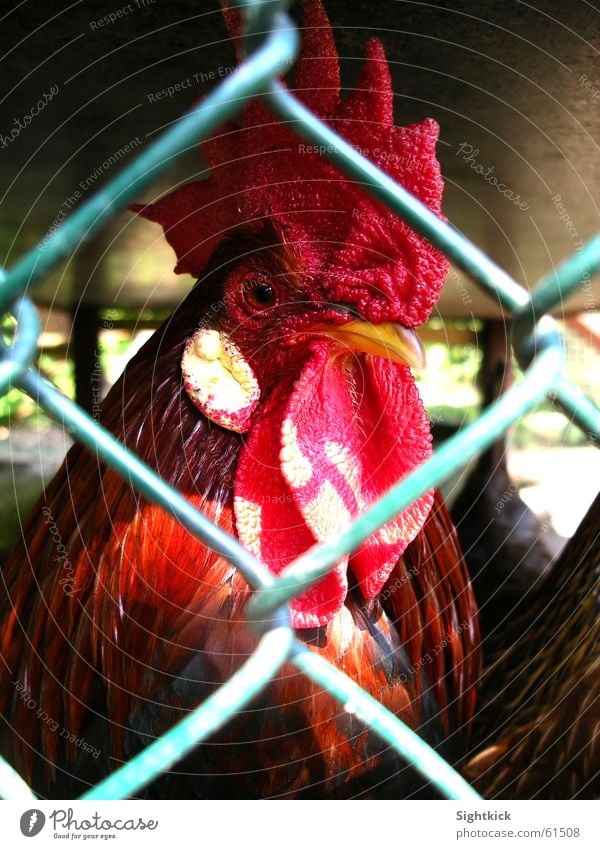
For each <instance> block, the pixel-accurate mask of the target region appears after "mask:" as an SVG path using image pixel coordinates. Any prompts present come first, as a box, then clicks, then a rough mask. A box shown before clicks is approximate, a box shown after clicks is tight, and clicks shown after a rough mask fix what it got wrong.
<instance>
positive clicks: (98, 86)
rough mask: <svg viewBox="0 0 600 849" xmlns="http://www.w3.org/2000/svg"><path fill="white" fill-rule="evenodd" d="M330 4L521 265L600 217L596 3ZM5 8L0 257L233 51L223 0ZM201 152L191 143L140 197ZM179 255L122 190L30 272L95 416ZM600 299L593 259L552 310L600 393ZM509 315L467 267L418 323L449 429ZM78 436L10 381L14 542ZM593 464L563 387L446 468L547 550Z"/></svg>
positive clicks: (437, 403) (547, 263)
mask: <svg viewBox="0 0 600 849" xmlns="http://www.w3.org/2000/svg"><path fill="white" fill-rule="evenodd" d="M325 7H326V9H327V11H328V13H329V16H330V19H331V22H332V25H333V29H334V34H335V38H336V42H337V45H338V49H339V53H340V57H341V69H342V84H343V86H344V87H351V86H352V84H353V82H354V80H355V78H356V75H357V73H358V70H359V67H360V64H361V59H362V56H363V48H364V43H365V41H366V40H367V38H368V37H370V36H373V35H376V36H378V37H379V38H381V40H382V41H383V43H384V46H385V48H386V51H387V55H388V57H389V60H390V65H391V71H392V75H393V83H394V91H395V114H396V121H397V123H400V124H407V123H411V122H413V121H418V120H421V119H422V118H425V117H428V116H430V117H434V118H435V119H436V120H437V121H438V122H439V124H440V127H441V136H440V144H439V149H438V152H439V158H440V161H441V165H442V173H443V174H444V176H445V180H446V192H445V203H444V209H445V214H446V215H447V217H448V218H449V220H450V221H451V222H452V223H453V224H454V226H456V227H457V228H458V229H459V230H461V231H462V232H463V233H465V234H466V235H467V236H468V237H469V238H470V239H472V240H473V241H474V242H475V243H476V244H477V245H478V246H479V247H481V248H482V249H483V250H484V251H486V252H487V253H488V254H489V255H490V256H491V257H492V258H493V259H494V260H495V261H496V262H498V263H499V264H500V265H501V266H503V267H504V268H505V269H506V270H507V271H508V272H509V273H510V274H512V275H513V276H514V277H515V279H516V280H518V281H519V282H520V283H522V284H523V285H525V286H528V287H531V286H533V285H534V284H535V282H536V281H537V280H538V279H539V278H540V277H541V276H542V275H543V274H545V273H546V272H548V271H551V270H552V269H553V268H555V267H556V265H557V264H558V263H559V262H560V261H561V260H562V259H563V258H565V257H566V256H568V255H569V254H571V253H573V252H574V251H578V250H580V249H581V247H582V246H583V244H584V242H585V241H586V240H587V239H588V238H589V237H590V236H591V235H592V234H594V233H595V232H596V231H598V229H600V228H599V224H600V214H599V209H598V197H599V192H598V189H599V187H600V150H599V147H598V140H599V139H600V62H599V61H598V58H599V51H600V4H599V3H597V2H587V0H569V2H567V0H532V2H529V3H522V2H518V0H482V2H479V3H477V4H473V3H470V2H468V0H443V1H442V2H440V1H439V0H433V2H428V3H427V4H425V3H420V2H415V0H380V2H378V3H377V4H373V3H370V2H353V3H347V2H342V1H341V0H325ZM0 22H1V26H2V35H3V55H2V59H1V60H0V61H1V67H0V80H1V87H0V263H1V264H2V266H4V267H10V266H11V265H12V264H14V263H15V262H16V261H17V259H18V258H19V257H20V256H21V255H22V254H23V252H24V251H26V250H27V249H29V248H31V247H33V246H35V245H36V244H37V243H38V242H39V241H40V240H43V239H44V236H45V235H46V234H48V233H49V232H53V231H54V230H55V229H56V228H57V227H58V226H59V225H60V223H61V221H63V220H64V219H65V218H66V217H67V216H68V214H69V212H71V211H72V210H73V209H75V208H77V206H78V205H79V204H81V203H83V202H84V201H85V200H87V199H88V198H89V197H90V196H91V194H92V193H93V192H96V191H101V189H102V186H103V185H104V184H105V183H106V182H107V181H108V180H110V179H111V178H113V177H114V176H115V175H116V174H118V173H119V171H120V170H121V169H122V168H123V167H124V166H125V165H126V164H127V163H128V162H130V161H131V160H132V157H134V156H135V155H136V154H137V153H139V152H140V151H141V150H143V149H144V148H145V147H146V146H147V145H148V144H150V143H151V142H152V141H153V140H154V139H155V138H156V136H157V134H158V133H160V132H161V131H162V130H164V129H165V128H166V127H168V126H170V125H171V124H172V123H173V122H175V121H177V120H178V118H179V117H180V116H181V114H182V112H183V111H185V110H186V109H187V108H188V107H189V106H190V104H191V103H192V101H193V100H194V99H195V98H197V97H198V96H202V95H204V94H206V93H207V92H208V91H210V89H211V88H212V87H214V86H215V85H217V84H218V82H219V81H220V80H221V79H223V77H224V76H226V75H227V74H228V73H230V72H231V70H232V68H233V67H234V65H235V59H234V54H233V49H232V46H231V43H230V41H229V39H228V37H227V34H226V31H225V28H224V24H223V21H222V18H221V14H220V11H219V7H218V3H217V0H214V2H213V0H204V2H192V0H170V2H167V1H166V0H132V2H130V3H124V2H122V0H114V2H111V3H106V2H87V0H80V2H75V3H72V2H71V3H67V2H64V3H63V2H56V3H53V4H52V5H51V7H49V6H48V4H46V3H43V2H41V0H25V2H22V3H20V4H18V5H16V6H14V5H13V4H8V3H5V2H1V3H0ZM203 174H204V166H203V163H202V159H201V156H200V154H199V152H198V150H197V149H191V150H189V151H188V152H187V154H186V155H185V156H184V157H182V158H181V159H180V160H178V161H177V163H174V165H173V168H172V169H171V170H169V172H168V174H167V176H166V177H163V178H161V179H160V180H159V181H158V183H157V184H155V185H154V187H153V188H152V190H151V191H149V192H148V193H147V194H146V195H145V197H143V198H140V199H139V200H146V201H150V200H153V199H155V198H156V197H159V196H160V195H162V194H163V193H164V192H166V191H168V190H170V189H172V188H174V187H175V186H177V185H179V184H181V183H183V182H187V181H189V180H192V179H199V178H201V177H202V176H203ZM173 265H174V256H173V254H172V252H171V250H170V248H169V247H168V245H167V244H166V242H165V241H164V239H163V236H162V231H161V229H160V228H159V227H157V226H156V225H153V224H151V223H149V222H147V221H143V220H141V219H139V218H136V216H134V215H132V214H131V213H127V212H123V213H120V214H119V215H117V216H116V217H115V219H114V220H113V221H112V222H111V223H110V224H109V225H108V226H107V227H106V228H105V229H104V230H102V232H101V234H100V235H99V236H97V237H95V238H94V239H93V241H92V242H90V243H89V244H84V245H81V246H80V247H79V248H78V249H77V250H76V251H75V252H74V253H73V255H72V256H71V257H70V259H69V261H68V262H65V263H64V264H63V265H61V266H60V267H59V268H58V269H57V270H56V271H55V272H54V273H53V274H52V275H51V276H49V277H48V278H47V280H46V281H45V282H44V283H43V284H42V285H41V286H39V287H37V288H36V289H35V290H33V291H32V292H31V293H30V294H31V296H32V297H33V298H34V300H35V302H36V304H37V305H38V306H39V308H40V311H41V315H42V322H43V327H44V333H43V335H42V338H41V348H40V354H39V367H40V369H41V370H42V371H43V372H44V373H45V374H46V375H47V376H48V377H50V378H51V379H52V380H54V381H55V382H56V383H57V385H58V386H59V387H60V388H61V389H62V390H63V391H64V392H65V393H66V394H68V395H69V396H71V397H76V398H77V400H78V401H79V403H81V404H82V406H84V408H86V409H87V410H88V411H89V412H91V413H92V414H93V415H94V416H95V417H98V416H99V415H100V413H101V409H102V398H103V397H104V395H105V393H106V391H107V390H108V388H109V387H110V385H111V384H112V383H113V382H114V381H115V380H116V379H117V378H118V376H119V374H120V372H121V371H122V369H123V367H124V365H125V363H126V362H127V360H128V359H129V358H130V357H131V356H132V355H133V353H134V352H135V351H136V350H137V349H138V348H139V347H140V346H141V345H142V344H143V343H144V341H145V340H146V339H147V338H148V337H149V335H150V334H151V333H152V332H153V329H154V328H156V327H157V326H158V325H159V324H160V323H161V322H162V321H163V320H164V318H165V317H167V316H168V315H169V313H170V312H171V311H172V309H173V308H175V307H176V306H177V305H178V304H179V303H180V301H181V300H182V298H183V297H185V295H186V293H187V292H188V291H189V288H190V287H191V285H192V284H193V282H194V281H193V280H192V279H191V278H189V277H187V276H185V275H181V276H180V275H175V274H174V273H173ZM599 306H600V283H599V281H598V280H597V279H595V280H594V279H591V278H589V279H587V280H586V281H585V282H584V285H583V287H582V288H581V290H580V291H579V292H578V293H577V294H575V295H574V296H572V297H571V298H570V299H569V300H568V301H565V302H564V303H563V304H562V305H561V307H560V310H558V311H557V313H556V318H557V320H558V322H559V327H560V330H561V333H562V334H563V337H564V341H565V347H566V354H567V374H568V376H569V377H570V378H572V379H573V380H574V381H575V382H576V383H577V384H578V385H579V386H580V387H581V388H582V389H583V390H584V391H585V392H586V393H587V394H588V395H590V396H591V397H593V398H594V399H595V400H596V402H598V403H600V382H599V380H598V374H599V350H600V317H599V313H598V309H599ZM10 330H11V323H10V321H8V320H7V321H5V322H4V326H3V332H4V333H5V334H7V335H10ZM509 335H510V323H509V321H508V319H507V317H506V316H505V315H504V314H503V312H502V310H501V308H500V306H499V304H498V303H497V302H495V301H494V299H491V298H489V297H487V296H484V295H483V294H482V293H481V292H480V291H479V290H478V289H477V288H476V287H475V286H474V285H473V284H471V282H470V281H469V280H468V279H467V278H465V277H464V276H463V275H462V273H460V272H459V271H458V270H454V269H453V270H452V271H451V273H450V275H449V277H448V280H447V283H446V286H445V290H444V293H443V296H442V299H441V301H440V303H439V305H438V308H437V309H436V311H435V313H434V315H433V317H432V319H431V321H430V322H429V324H428V325H427V326H426V327H425V328H423V330H422V333H421V337H422V339H423V342H424V344H425V347H426V350H427V360H428V364H427V368H426V369H425V370H424V371H423V372H422V374H420V375H419V384H420V388H421V391H422V394H423V398H424V401H425V403H426V406H427V408H428V410H429V412H430V415H431V418H432V421H433V425H434V434H435V437H436V440H438V441H441V440H443V439H445V438H447V437H448V436H449V435H451V434H452V433H453V432H454V431H455V430H456V429H457V428H459V427H460V426H461V425H463V424H465V423H467V422H470V421H472V420H473V419H474V418H475V417H476V416H477V415H478V413H479V411H480V408H481V406H482V405H485V404H487V403H490V401H492V400H493V398H494V397H497V395H498V393H499V392H500V391H502V389H504V388H506V387H507V386H509V385H510V383H511V382H512V381H513V380H518V379H519V370H518V368H517V366H516V365H515V364H514V363H513V362H512V358H511V356H510V353H509V347H508V339H509ZM69 444H70V441H69V437H68V436H67V435H66V434H65V433H64V431H63V430H62V428H60V427H59V426H57V425H55V424H53V423H52V422H51V421H50V420H49V419H48V418H47V417H46V415H45V414H44V413H42V412H41V411H40V410H38V409H37V408H36V406H35V404H34V403H33V402H32V401H31V400H30V399H28V398H26V397H24V396H22V395H21V394H20V393H18V392H17V391H16V390H14V391H12V392H10V393H9V394H8V395H7V396H4V397H2V398H0V493H2V497H1V499H0V558H2V557H3V556H4V555H5V554H6V551H7V549H8V548H9V547H10V546H11V544H12V541H13V539H14V538H15V536H16V534H17V533H18V532H19V526H20V524H21V522H22V521H23V520H24V518H25V516H26V514H27V512H28V510H29V509H30V507H31V506H32V504H33V502H34V501H35V499H36V498H37V496H38V495H39V493H40V492H41V490H42V488H43V486H44V485H45V483H47V482H48V480H49V479H50V477H51V476H52V474H53V473H54V471H55V470H56V468H57V466H58V465H59V463H60V462H61V460H62V458H63V456H64V454H65V452H66V450H67V449H68V446H69ZM599 480H600V454H599V453H598V451H597V449H596V448H595V447H594V446H591V445H589V443H587V442H586V440H585V437H584V436H583V435H582V434H581V433H580V432H579V431H578V429H577V428H576V427H575V426H574V425H573V424H571V423H570V422H569V420H568V419H567V418H566V417H565V416H564V415H562V414H561V413H560V412H557V411H556V410H555V409H554V408H553V407H552V405H551V404H550V403H549V402H548V403H544V404H542V405H541V406H540V407H539V409H538V410H536V411H535V412H534V413H532V414H530V415H529V416H527V417H526V418H524V419H523V420H522V421H521V422H520V423H519V424H518V425H516V426H514V427H513V428H512V429H511V431H510V432H509V434H508V435H507V438H506V440H505V441H504V440H503V441H502V442H501V443H498V444H497V445H496V446H495V447H494V449H493V450H492V451H491V452H488V454H487V456H485V457H484V458H480V459H479V460H474V461H472V462H471V463H470V466H469V468H467V469H465V471H464V472H463V474H462V475H461V476H457V477H456V478H455V479H453V480H451V481H449V482H448V484H447V486H446V494H447V496H448V499H449V501H450V502H451V503H452V504H454V509H455V519H456V521H457V522H459V530H460V524H461V523H462V526H463V533H464V531H465V523H469V521H470V520H469V518H468V516H469V508H468V506H467V507H466V506H465V505H472V504H473V503H474V502H476V501H477V500H478V499H480V500H481V499H482V498H484V497H485V499H487V506H486V509H487V512H488V514H489V516H490V517H491V519H490V521H492V522H493V521H495V520H497V519H498V517H499V516H500V514H502V517H503V518H504V517H507V516H508V517H509V520H508V525H507V527H510V528H516V529H517V531H518V530H519V528H521V530H522V532H523V534H524V536H525V543H526V545H525V547H527V545H529V547H531V544H530V541H531V539H532V538H533V539H535V540H538V541H539V542H540V544H543V545H544V546H545V551H547V555H548V558H549V559H551V558H552V557H553V556H555V555H556V553H557V552H558V551H559V550H560V548H561V546H562V544H563V543H564V540H565V539H566V538H567V537H569V536H570V535H572V534H573V532H574V530H575V529H576V527H577V524H578V522H579V521H580V519H581V517H582V516H583V514H584V513H585V511H586V509H587V507H588V506H589V504H590V503H591V501H592V499H593V497H594V496H595V494H596V492H597V491H598V481H599ZM461 491H462V495H461ZM517 492H518V494H519V496H520V498H519V497H518V496H517V495H516V493H517ZM521 499H522V500H521ZM511 510H512V511H514V512H513V513H512V514H511ZM483 525H485V522H484V523H483ZM500 533H501V536H500V538H499V540H498V542H497V549H502V552H503V554H505V555H506V556H507V557H508V559H509V560H510V558H511V557H512V558H513V560H514V561H515V562H516V561H517V560H518V559H519V558H521V559H522V557H523V554H522V549H521V548H519V549H518V551H516V552H512V551H511V548H510V547H511V546H512V542H513V541H514V540H513V541H511V539H509V537H511V535H512V532H511V531H508V530H506V527H504V526H503V529H502V530H501V532H500ZM465 539H466V537H465ZM527 541H529V542H527ZM511 562H513V561H512V560H511Z"/></svg>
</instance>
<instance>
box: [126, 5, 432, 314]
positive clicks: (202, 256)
mask: <svg viewBox="0 0 600 849" xmlns="http://www.w3.org/2000/svg"><path fill="white" fill-rule="evenodd" d="M224 14H225V19H226V23H227V26H228V28H229V31H230V33H231V35H232V37H233V39H234V41H236V42H237V43H238V46H239V35H240V28H241V25H240V20H239V16H238V15H237V14H236V13H235V12H233V11H231V10H228V9H227V8H225V9H224ZM292 91H293V92H294V94H295V95H296V96H297V97H298V98H299V99H300V100H302V102H303V103H305V104H306V105H307V106H308V107H309V108H310V109H312V110H313V111H314V112H315V113H316V114H317V115H318V116H319V117H320V118H322V119H323V120H325V121H326V123H328V124H329V125H330V126H331V127H332V129H334V130H335V131H336V132H337V133H339V134H340V135H341V136H342V137H343V138H344V139H346V141H348V142H350V144H351V145H353V146H354V147H355V148H356V149H357V150H358V151H359V152H362V153H364V154H365V155H366V156H368V157H369V158H370V159H371V160H372V161H373V162H375V163H376V164H377V165H378V166H379V167H380V168H382V169H383V170H384V171H386V172H387V173H388V174H389V175H390V176H391V177H393V178H394V179H395V180H396V181H397V182H398V183H400V185H402V186H404V187H405V188H406V189H408V191H410V192H411V193H412V194H413V195H415V196H416V197H418V198H419V199H420V200H421V201H423V202H424V203H425V204H427V206H428V207H429V208H430V209H432V210H433V211H434V212H435V213H437V214H440V208H441V197H442V188H443V182H442V178H441V175H440V168H439V164H438V162H437V159H436V157H435V145H436V141H437V137H438V126H437V124H436V122H435V121H433V120H431V119H427V120H425V121H422V122H421V123H419V124H415V125H412V126H409V127H395V126H394V124H393V111H392V99H393V92H392V87H391V79H390V74H389V68H388V64H387V61H386V58H385V53H384V50H383V46H382V44H381V43H380V42H379V41H378V40H376V39H372V40H370V41H369V42H368V43H367V46H366V61H365V63H364V65H363V68H362V72H361V74H360V76H359V79H358V81H357V84H356V88H355V90H354V91H353V92H351V93H350V94H349V96H348V97H346V98H345V100H344V101H343V102H340V97H339V63H338V54H337V51H336V48H335V44H334V41H333V35H332V32H331V27H330V25H329V21H328V19H327V16H326V14H325V11H324V9H323V7H322V5H321V3H320V0H305V2H304V29H303V40H302V51H301V54H300V57H299V59H298V61H297V63H296V69H295V83H294V86H293V88H292ZM202 153H203V155H204V156H205V158H206V161H207V162H208V164H209V166H210V168H211V172H212V174H211V177H210V179H208V180H204V181H201V182H194V183H190V184H188V185H185V186H183V187H181V188H179V189H177V190H175V191H174V192H172V193H171V194H169V195H167V196H166V197H164V198H162V199H161V200H159V201H157V202H156V203H152V204H148V205H146V206H137V207H135V209H136V210H137V211H139V212H140V213H141V214H142V215H143V216H145V217H146V218H149V219H151V220H152V221H156V222H158V223H159V224H162V226H163V227H164V229H165V234H166V237H167V239H168V241H169V244H170V245H171V246H172V247H173V248H174V250H175V253H176V254H177V260H178V262H177V266H176V271H177V272H180V273H189V274H192V275H193V276H194V277H200V276H201V274H202V271H203V269H204V267H205V265H206V263H207V261H208V259H209V257H210V255H211V254H212V252H213V250H214V249H215V247H216V246H217V244H218V243H219V242H220V241H221V240H222V239H223V238H224V237H226V236H227V235H228V234H229V233H230V232H231V231H232V230H233V229H235V228H237V227H238V226H240V225H247V224H256V223H260V222H261V221H263V220H264V219H265V218H269V219H272V220H273V221H274V222H275V223H276V224H277V225H278V228H279V230H280V231H281V232H282V233H283V235H284V237H285V239H286V241H288V242H289V243H293V244H295V245H296V246H297V247H298V246H299V247H300V253H301V255H302V257H303V260H304V262H305V269H306V271H307V273H309V274H310V275H311V276H313V277H314V278H315V279H317V280H318V282H319V283H320V284H321V286H322V287H323V288H324V290H325V293H326V295H327V297H328V299H329V300H331V301H333V302H347V301H348V300H351V301H352V303H354V304H356V306H357V307H358V309H359V310H360V312H361V314H362V316H363V317H364V318H365V319H368V320H371V321H382V320H394V321H400V322H402V323H403V324H405V325H408V326H414V325H416V324H420V323H421V322H423V321H425V320H426V319H427V317H428V315H429V313H430V312H431V309H432V308H433V306H434V304H435V302H436V301H437V298H438V294H439V290H440V288H441V286H442V283H443V280H444V277H445V275H446V273H447V270H448V263H447V261H446V259H445V258H444V257H443V255H442V254H440V253H439V252H438V251H437V250H435V249H434V248H432V247H431V246H430V245H429V244H428V243H427V242H426V241H425V240H424V239H423V238H422V237H421V236H419V235H418V234H417V233H415V232H414V231H413V230H411V229H410V228H409V227H408V226H407V225H406V224H404V223H403V222H402V221H401V220H400V219H399V218H397V217H396V216H395V215H393V214H392V213H391V212H390V211H389V210H387V209H386V207H384V206H383V205H382V204H380V203H378V202H377V201H375V200H373V199H372V198H370V197H369V196H368V195H367V194H366V192H365V191H364V189H363V188H362V187H361V186H360V185H359V184H358V183H356V182H353V181H352V180H350V179H348V178H346V177H345V176H343V175H342V174H341V173H340V172H339V171H338V170H337V169H336V168H335V167H334V166H333V165H332V164H330V163H329V162H328V161H327V160H326V159H324V158H323V157H321V156H320V155H319V153H318V152H316V151H315V149H314V147H311V145H309V144H307V143H305V142H303V141H302V140H301V139H300V138H299V137H298V136H296V135H295V134H294V133H293V132H292V131H291V130H290V129H288V128H287V126H286V125H285V124H283V123H282V122H281V121H279V120H278V119H277V118H275V117H274V116H273V115H272V114H271V113H270V112H269V111H268V110H267V108H266V107H265V106H264V105H263V104H262V103H261V102H259V101H253V102H252V103H250V104H249V105H248V106H247V107H246V109H245V110H244V118H243V124H242V126H241V127H238V126H237V125H233V124H231V123H229V124H227V125H225V126H224V127H223V128H222V129H221V131H220V132H219V133H218V134H217V135H215V136H213V137H212V138H211V139H209V140H208V141H206V142H205V143H203V145H202ZM349 295H350V298H349Z"/></svg>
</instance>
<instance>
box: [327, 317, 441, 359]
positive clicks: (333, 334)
mask: <svg viewBox="0 0 600 849" xmlns="http://www.w3.org/2000/svg"><path fill="white" fill-rule="evenodd" d="M319 329H320V330H321V332H322V333H323V335H324V336H328V337H329V338H330V339H335V340H336V341H337V342H341V343H342V344H343V345H345V346H346V347H348V348H349V349H350V350H351V351H360V352H362V353H365V354H375V355H377V356H378V357H384V358H385V359H386V360H392V362H394V363H400V365H403V366H410V367H411V368H423V367H424V366H425V351H424V350H423V345H422V344H421V340H420V339H419V337H418V336H417V334H416V333H415V331H414V330H411V329H410V328H408V327H403V326H402V325H401V324H394V323H392V322H387V323H385V324H369V323H368V322H366V321H358V320H355V321H349V322H348V324H340V325H338V326H335V325H334V326H333V327H332V326H331V325H330V326H329V327H320V328H319Z"/></svg>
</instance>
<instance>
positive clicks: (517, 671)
mask: <svg viewBox="0 0 600 849" xmlns="http://www.w3.org/2000/svg"><path fill="white" fill-rule="evenodd" d="M599 543H600V495H598V496H597V497H596V499H595V501H594V503H593V504H592V505H591V507H590V509H589V510H588V512H587V514H586V516H585V517H584V519H583V521H582V522H581V525H580V526H579V528H578V530H577V531H576V532H575V534H574V536H573V537H572V539H571V540H570V541H569V542H568V543H567V545H566V546H565V548H564V549H563V551H562V553H561V555H560V557H559V558H558V560H557V561H556V563H555V564H554V565H553V567H552V569H551V571H550V573H549V574H548V575H547V576H546V577H545V579H544V580H543V581H542V583H541V587H540V588H539V589H537V592H536V596H535V600H534V601H533V603H530V605H529V608H528V609H527V610H526V611H523V612H522V613H521V615H520V616H519V617H517V618H516V621H513V622H511V626H510V628H508V629H507V628H502V629H501V630H500V629H499V631H498V632H497V634H496V635H495V643H496V651H495V655H494V657H493V659H492V662H491V663H490V664H489V666H488V667H487V668H486V671H485V675H484V678H483V693H482V695H483V698H482V706H481V709H480V711H479V712H478V718H477V722H476V726H477V728H476V735H477V738H478V739H479V740H482V742H483V743H485V744H486V745H485V748H483V749H482V750H481V751H480V752H479V753H478V754H477V755H476V756H475V757H474V758H472V759H471V760H470V761H469V763H468V764H467V765H466V767H465V774H466V775H467V777H468V778H469V779H471V780H473V781H474V782H475V786H476V787H477V788H478V789H479V791H480V792H481V793H483V794H484V796H485V797H486V798H488V799H491V798H500V799H575V798H577V799H597V798H598V796H599V795H600V757H599V755H600V656H599V654H598V649H599V647H600V616H599V615H598V613H599V609H598V608H599V602H600V548H599V545H598V544H599Z"/></svg>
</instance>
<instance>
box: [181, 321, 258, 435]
mask: <svg viewBox="0 0 600 849" xmlns="http://www.w3.org/2000/svg"><path fill="white" fill-rule="evenodd" d="M181 371H182V373H183V385H184V388H185V391H186V392H187V394H188V395H189V396H190V398H191V399H192V401H193V402H194V404H195V405H196V407H198V409H199V410H200V411H201V412H202V413H204V415H205V416H206V417H207V418H209V419H210V420H211V421H213V422H215V424H218V425H220V426H221V427H224V428H227V430H234V431H236V432H237V433H245V432H246V431H247V430H249V429H250V420H251V418H252V413H253V412H254V410H255V409H256V405H257V404H258V401H259V399H260V387H259V385H258V381H257V379H256V377H255V375H254V372H253V371H252V369H251V367H250V364H249V363H248V362H247V360H245V359H244V357H243V355H242V353H241V351H240V349H239V348H238V347H237V345H235V344H234V343H233V342H232V341H231V339H230V338H229V336H227V334H226V333H221V332H219V331H218V330H210V329H208V328H201V329H199V330H196V332H195V333H194V335H193V336H192V337H191V338H190V339H189V340H188V342H187V344H186V346H185V349H184V352H183V356H182V358H181Z"/></svg>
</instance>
